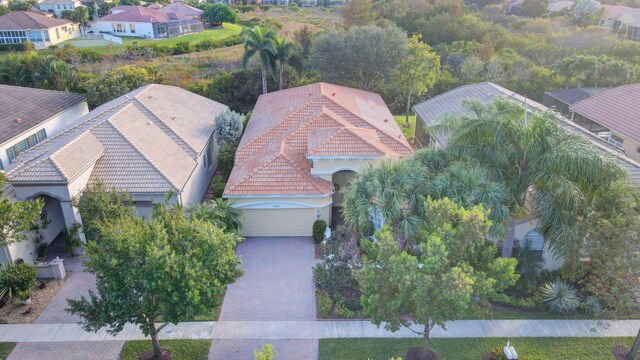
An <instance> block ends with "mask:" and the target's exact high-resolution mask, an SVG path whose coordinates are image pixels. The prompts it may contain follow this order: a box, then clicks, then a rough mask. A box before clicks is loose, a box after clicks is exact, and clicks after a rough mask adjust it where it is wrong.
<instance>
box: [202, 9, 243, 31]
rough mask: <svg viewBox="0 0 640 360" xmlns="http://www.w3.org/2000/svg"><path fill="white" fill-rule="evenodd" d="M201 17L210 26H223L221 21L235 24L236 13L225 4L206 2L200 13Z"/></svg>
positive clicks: (236, 19)
mask: <svg viewBox="0 0 640 360" xmlns="http://www.w3.org/2000/svg"><path fill="white" fill-rule="evenodd" d="M202 19H203V20H205V21H207V22H208V23H210V24H211V25H212V26H221V27H222V26H223V25H222V24H223V23H231V24H235V23H236V22H238V14H237V13H236V12H235V11H234V10H233V9H232V8H231V7H230V6H229V5H225V4H207V5H205V7H204V12H203V13H202Z"/></svg>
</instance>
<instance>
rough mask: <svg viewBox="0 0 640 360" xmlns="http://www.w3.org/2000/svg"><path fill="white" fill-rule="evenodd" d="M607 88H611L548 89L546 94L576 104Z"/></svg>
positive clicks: (566, 102)
mask: <svg viewBox="0 0 640 360" xmlns="http://www.w3.org/2000/svg"><path fill="white" fill-rule="evenodd" d="M607 90H609V88H572V89H562V90H556V91H547V92H546V93H545V94H547V95H549V96H551V97H553V98H556V99H558V100H560V101H562V102H563V103H565V104H574V103H576V102H578V101H580V100H584V99H587V98H590V97H591V96H595V95H598V94H600V93H602V92H605V91H607Z"/></svg>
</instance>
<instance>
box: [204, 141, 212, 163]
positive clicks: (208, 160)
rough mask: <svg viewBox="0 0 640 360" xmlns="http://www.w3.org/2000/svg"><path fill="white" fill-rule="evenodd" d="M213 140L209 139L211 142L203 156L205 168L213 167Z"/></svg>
mask: <svg viewBox="0 0 640 360" xmlns="http://www.w3.org/2000/svg"><path fill="white" fill-rule="evenodd" d="M212 145H213V141H212V140H209V144H208V145H207V150H205V152H204V156H203V159H204V161H203V164H204V168H205V169H209V168H210V167H211V153H212V152H213V146H212Z"/></svg>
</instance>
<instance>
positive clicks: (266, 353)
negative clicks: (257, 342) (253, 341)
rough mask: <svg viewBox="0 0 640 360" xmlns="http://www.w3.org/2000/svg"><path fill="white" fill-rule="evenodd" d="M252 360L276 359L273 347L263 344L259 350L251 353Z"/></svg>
mask: <svg viewBox="0 0 640 360" xmlns="http://www.w3.org/2000/svg"><path fill="white" fill-rule="evenodd" d="M253 356H254V360H273V359H275V358H276V352H275V350H273V345H271V344H264V346H263V347H262V349H261V350H254V351H253Z"/></svg>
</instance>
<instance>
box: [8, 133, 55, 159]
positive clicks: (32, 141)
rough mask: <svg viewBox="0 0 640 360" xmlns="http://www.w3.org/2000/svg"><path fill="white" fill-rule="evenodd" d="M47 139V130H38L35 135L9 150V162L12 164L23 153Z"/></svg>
mask: <svg viewBox="0 0 640 360" xmlns="http://www.w3.org/2000/svg"><path fill="white" fill-rule="evenodd" d="M46 138H47V132H46V131H45V129H41V130H38V132H36V133H35V134H31V135H30V136H29V137H27V138H26V139H24V140H22V141H20V142H19V143H17V144H15V145H14V146H12V147H10V148H8V149H7V156H8V157H9V162H10V163H12V162H13V161H14V160H15V159H16V157H18V155H19V154H20V153H23V152H25V151H27V150H29V149H30V148H32V147H34V146H36V145H38V144H39V143H40V142H41V141H43V140H44V139H46Z"/></svg>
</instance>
